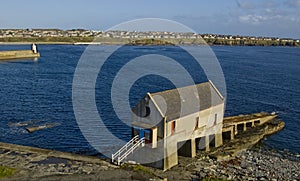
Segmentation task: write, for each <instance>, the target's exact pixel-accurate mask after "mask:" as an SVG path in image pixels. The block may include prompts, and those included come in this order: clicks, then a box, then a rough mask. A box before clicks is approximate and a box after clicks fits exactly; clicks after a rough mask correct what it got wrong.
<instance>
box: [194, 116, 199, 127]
mask: <svg viewBox="0 0 300 181" xmlns="http://www.w3.org/2000/svg"><path fill="white" fill-rule="evenodd" d="M198 125H199V117H196V122H195V129H198V127H199V126H198Z"/></svg>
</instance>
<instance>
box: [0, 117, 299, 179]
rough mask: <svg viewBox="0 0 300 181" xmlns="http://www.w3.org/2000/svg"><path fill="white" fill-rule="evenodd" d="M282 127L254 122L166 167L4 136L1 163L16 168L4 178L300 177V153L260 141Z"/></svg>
mask: <svg viewBox="0 0 300 181" xmlns="http://www.w3.org/2000/svg"><path fill="white" fill-rule="evenodd" d="M283 127H284V122H282V121H279V120H273V122H270V123H266V124H264V125H262V126H259V127H255V128H251V129H249V131H245V132H244V133H241V134H240V135H239V137H237V138H236V139H235V141H234V142H228V143H227V144H224V147H220V148H216V149H215V150H211V152H203V151H198V153H197V155H196V157H194V158H191V157H179V164H178V165H177V166H175V167H173V168H171V169H169V170H167V171H165V172H164V171H163V170H160V169H155V168H152V167H147V166H142V165H139V164H128V163H124V164H122V165H121V166H116V165H114V164H112V163H111V162H110V159H105V158H98V157H95V156H86V155H78V154H73V153H67V152H61V151H55V150H48V149H41V148H35V147H29V146H21V145H15V144H9V143H1V142H0V160H1V161H0V166H2V167H4V168H7V169H14V170H15V171H14V172H15V173H14V174H13V175H11V176H9V177H5V180H24V179H25V180H82V179H88V180H99V179H100V180H149V179H151V180H211V179H213V180H214V179H215V180H300V174H299V173H298V170H299V169H300V154H295V153H292V152H288V151H282V150H277V149H273V148H270V147H268V146H266V145H264V144H263V142H262V141H261V140H263V138H265V136H268V135H270V134H274V133H276V132H278V131H280V130H282V129H283ZM254 133H257V134H256V135H255V134H254ZM257 140H260V141H257ZM245 142H247V144H245ZM260 143H262V144H260ZM226 150H227V151H229V152H231V154H230V157H231V158H230V159H219V158H218V157H217V156H216V155H215V153H216V152H215V151H219V153H221V154H222V153H226ZM233 150H236V151H233ZM0 176H1V174H0Z"/></svg>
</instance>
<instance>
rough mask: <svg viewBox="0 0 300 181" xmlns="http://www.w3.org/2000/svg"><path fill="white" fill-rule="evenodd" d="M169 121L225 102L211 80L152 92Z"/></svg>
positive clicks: (152, 96)
mask: <svg viewBox="0 0 300 181" xmlns="http://www.w3.org/2000/svg"><path fill="white" fill-rule="evenodd" d="M150 98H151V99H152V100H153V102H154V103H155V104H156V106H157V108H158V109H159V110H160V112H161V114H162V116H163V117H166V119H167V121H171V120H174V119H178V118H180V117H184V116H187V115H189V114H192V113H196V112H199V111H202V110H205V109H208V108H210V107H213V106H216V105H220V104H222V103H224V98H223V96H222V95H221V94H220V92H219V91H218V90H217V88H216V87H215V86H214V84H213V83H212V82H211V81H208V82H205V83H201V84H196V85H191V86H187V87H182V88H177V89H171V90H166V91H163V92H157V93H152V94H150Z"/></svg>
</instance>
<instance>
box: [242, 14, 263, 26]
mask: <svg viewBox="0 0 300 181" xmlns="http://www.w3.org/2000/svg"><path fill="white" fill-rule="evenodd" d="M267 19H268V18H266V17H263V16H260V15H252V14H248V15H242V16H240V17H239V20H240V21H241V22H243V23H251V24H260V23H261V22H263V21H265V20H267Z"/></svg>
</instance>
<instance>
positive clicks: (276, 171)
mask: <svg viewBox="0 0 300 181" xmlns="http://www.w3.org/2000/svg"><path fill="white" fill-rule="evenodd" d="M204 158H205V159H204ZM198 162H208V163H209V164H210V165H208V166H207V167H206V169H205V170H203V169H200V171H199V170H198V175H199V176H200V180H201V178H205V177H203V176H204V175H206V176H207V175H212V176H214V177H216V178H226V179H228V180H272V181H275V180H299V179H300V178H299V170H300V158H299V157H297V156H294V155H292V154H285V153H283V152H280V151H277V150H271V149H269V148H263V147H262V148H260V149H259V150H247V151H245V152H243V153H242V154H241V155H239V156H237V157H236V158H234V159H233V160H231V161H220V162H216V161H214V160H213V161H211V159H209V158H207V157H203V159H202V160H199V161H198ZM212 165H214V167H212Z"/></svg>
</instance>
